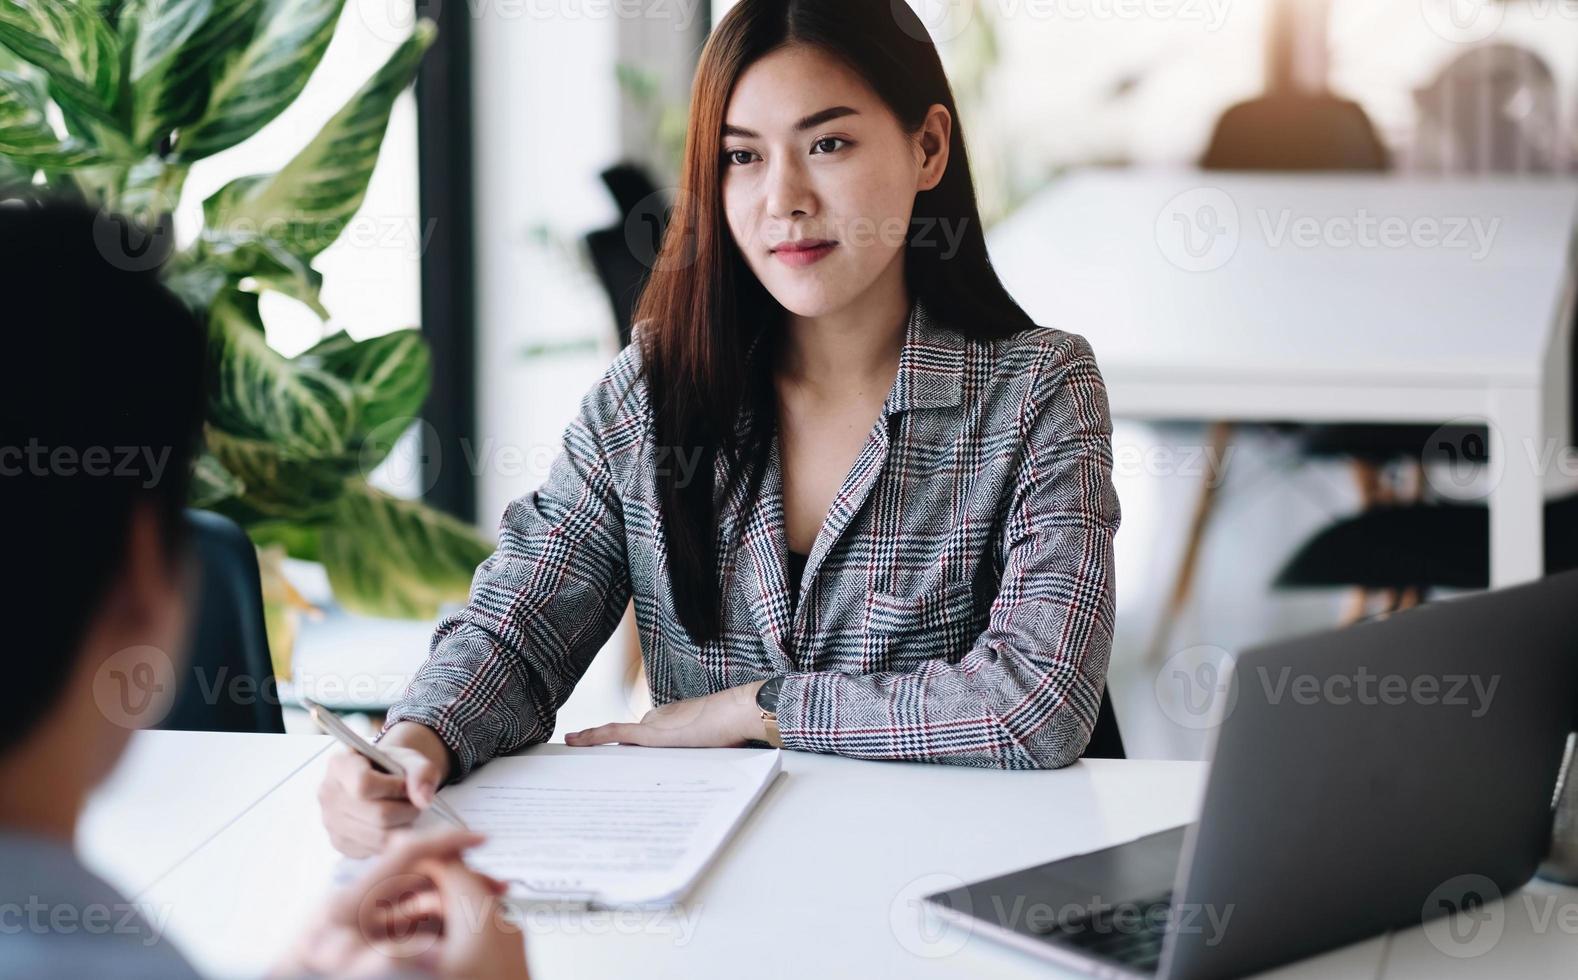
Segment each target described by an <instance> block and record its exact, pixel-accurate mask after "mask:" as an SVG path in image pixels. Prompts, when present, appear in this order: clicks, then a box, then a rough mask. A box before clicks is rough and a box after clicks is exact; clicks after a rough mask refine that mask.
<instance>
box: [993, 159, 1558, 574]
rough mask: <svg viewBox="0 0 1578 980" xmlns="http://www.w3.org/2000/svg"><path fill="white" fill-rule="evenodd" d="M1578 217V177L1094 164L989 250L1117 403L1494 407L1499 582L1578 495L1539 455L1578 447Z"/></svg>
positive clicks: (1482, 416) (1174, 411) (1377, 414)
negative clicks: (1576, 423) (1577, 394)
mask: <svg viewBox="0 0 1578 980" xmlns="http://www.w3.org/2000/svg"><path fill="white" fill-rule="evenodd" d="M1575 212H1578V180H1573V179H1572V178H1568V177H1559V178H1539V177H1534V178H1531V177H1527V176H1524V177H1516V178H1513V177H1483V176H1481V177H1474V178H1471V179H1470V178H1439V177H1420V176H1407V175H1397V174H1390V175H1371V174H1265V173H1236V172H1214V171H1213V172H1206V171H1199V170H1191V169H1165V168H1157V169H1147V168H1134V169H1122V170H1082V171H1075V172H1073V173H1071V174H1069V175H1067V176H1065V177H1062V178H1060V179H1058V180H1057V181H1055V182H1053V183H1052V184H1051V185H1050V186H1049V187H1047V188H1046V189H1045V190H1043V191H1041V192H1040V193H1039V194H1038V195H1037V196H1036V197H1034V198H1032V199H1031V200H1030V201H1028V202H1026V203H1025V204H1024V205H1023V206H1022V207H1021V208H1019V209H1018V210H1017V211H1015V212H1014V214H1012V215H1011V216H1009V217H1008V218H1006V219H1004V220H1003V221H1002V222H1001V223H1000V224H998V225H997V226H995V227H994V228H993V230H992V233H991V234H990V236H989V238H988V242H989V247H990V253H991V256H992V262H993V265H994V266H995V267H996V269H997V271H998V273H999V275H1000V276H1001V277H1002V279H1003V282H1004V284H1005V285H1006V286H1007V287H1008V290H1009V292H1010V293H1012V294H1013V296H1014V298H1015V299H1017V300H1018V301H1019V302H1020V304H1021V305H1023V306H1024V308H1025V310H1026V312H1028V313H1029V314H1030V316H1031V318H1032V319H1034V320H1035V322H1036V323H1038V324H1041V325H1043V326H1051V327H1057V328H1060V329H1063V330H1068V331H1072V332H1074V333H1079V334H1083V335H1084V336H1085V337H1086V338H1087V339H1089V341H1090V342H1091V346H1092V347H1093V348H1094V350H1095V354H1096V360H1097V363H1098V364H1099V365H1100V368H1101V372H1102V376H1103V378H1104V379H1105V381H1106V383H1107V388H1108V393H1109V398H1110V401H1111V407H1112V412H1113V414H1114V415H1116V416H1120V417H1128V418H1140V419H1178V420H1189V421H1208V420H1218V419H1220V420H1228V421H1290V422H1374V423H1400V422H1410V423H1425V424H1432V425H1441V424H1444V423H1447V422H1449V421H1452V420H1455V419H1460V418H1473V419H1478V420H1488V421H1489V423H1490V425H1491V427H1492V433H1491V442H1490V454H1491V458H1492V460H1493V461H1494V460H1496V459H1500V460H1503V461H1505V462H1506V465H1505V466H1504V467H1503V470H1502V472H1501V475H1500V477H1499V479H1498V480H1495V481H1493V482H1494V487H1493V488H1492V489H1491V490H1490V492H1489V494H1488V495H1487V497H1486V502H1487V503H1488V506H1489V509H1490V520H1491V582H1492V584H1493V585H1498V586H1499V585H1507V584H1512V583H1514V582H1519V581H1526V580H1529V579H1533V578H1537V577H1538V576H1539V574H1540V570H1541V568H1542V566H1543V561H1542V560H1541V553H1542V547H1541V527H1542V519H1543V512H1542V510H1541V499H1542V496H1545V495H1551V494H1555V493H1558V492H1563V491H1570V490H1572V489H1574V487H1573V482H1574V481H1573V480H1572V479H1571V476H1570V473H1568V474H1563V473H1562V472H1561V468H1560V467H1557V466H1551V465H1549V463H1548V462H1547V463H1545V464H1543V466H1542V465H1531V464H1530V463H1529V462H1528V459H1529V453H1530V450H1531V448H1532V450H1533V452H1534V454H1535V456H1534V458H1535V459H1536V460H1547V461H1548V460H1549V459H1550V458H1551V457H1550V455H1549V452H1548V451H1549V450H1550V449H1552V448H1553V447H1554V448H1556V449H1559V448H1560V447H1561V446H1566V445H1570V444H1571V440H1572V433H1570V432H1569V431H1568V430H1569V429H1570V428H1571V426H1570V418H1569V405H1570V402H1569V397H1570V389H1571V375H1572V359H1571V353H1570V352H1571V345H1572V319H1573V309H1574V275H1573V263H1574V255H1573V249H1572V241H1573V230H1574V216H1575ZM1474 221H1478V222H1479V229H1480V230H1479V231H1478V232H1475V231H1474V230H1473V228H1474V225H1473V222H1474ZM1384 222H1390V224H1383V223H1384ZM1301 228H1302V229H1304V231H1302V232H1301V231H1300V230H1299V229H1301ZM1206 229H1210V230H1212V231H1213V234H1211V235H1210V236H1209V237H1208V236H1207V235H1206V233H1205V230H1206ZM1387 229H1391V231H1390V232H1389V231H1388V230H1387ZM1366 243H1368V244H1366ZM1482 243H1484V244H1482ZM1191 249H1192V250H1191ZM1552 440H1554V442H1552ZM1515 463H1521V465H1514V464H1515ZM1493 465H1494V462H1493ZM1542 469H1543V472H1540V470H1542Z"/></svg>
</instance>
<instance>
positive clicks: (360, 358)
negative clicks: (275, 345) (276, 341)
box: [296, 329, 433, 462]
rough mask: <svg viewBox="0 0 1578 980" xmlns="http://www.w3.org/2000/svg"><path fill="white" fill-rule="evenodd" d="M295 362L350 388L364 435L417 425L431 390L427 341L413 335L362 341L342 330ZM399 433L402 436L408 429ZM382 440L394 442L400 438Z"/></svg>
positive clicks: (397, 333) (402, 332) (407, 332)
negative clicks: (392, 426) (312, 367)
mask: <svg viewBox="0 0 1578 980" xmlns="http://www.w3.org/2000/svg"><path fill="white" fill-rule="evenodd" d="M296 361H297V362H298V363H305V364H311V365H313V366H315V367H318V368H320V369H321V370H324V371H327V372H329V373H330V374H332V375H334V376H335V377H336V378H339V379H340V380H341V381H344V382H345V383H346V384H348V385H350V386H351V390H352V391H354V392H356V405H357V412H356V415H357V430H358V431H359V432H361V433H364V434H365V433H371V432H376V431H378V430H380V429H383V428H384V427H385V426H389V425H390V423H400V422H402V421H403V422H405V423H410V422H413V421H415V419H416V415H417V413H418V412H420V411H421V410H422V403H423V402H425V401H427V393H428V389H429V388H430V387H431V384H432V371H433V363H432V357H431V355H430V354H429V351H428V346H427V340H426V339H424V338H423V336H422V333H421V331H419V330H414V329H413V330H396V331H393V332H391V333H386V334H384V335H382V336H379V337H370V338H368V339H367V340H360V341H359V340H354V339H352V337H351V335H350V334H348V333H345V332H344V331H343V330H342V331H341V332H339V333H337V334H334V335H333V336H331V337H328V338H325V339H324V340H322V341H320V342H319V343H317V344H315V345H314V346H313V347H311V348H309V349H308V350H307V351H306V352H305V353H303V354H301V355H300V356H298V357H297V358H296ZM399 428H400V429H401V431H404V429H405V428H406V426H405V425H400V426H399ZM385 435H386V436H387V437H388V438H389V440H390V441H392V440H393V439H394V438H397V437H398V436H399V433H397V432H391V433H385ZM364 462H365V461H364Z"/></svg>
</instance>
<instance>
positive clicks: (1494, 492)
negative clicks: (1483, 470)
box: [1486, 389, 1551, 589]
mask: <svg viewBox="0 0 1578 980" xmlns="http://www.w3.org/2000/svg"><path fill="white" fill-rule="evenodd" d="M1543 432H1544V427H1543V425H1542V413H1541V406H1540V399H1539V391H1538V390H1537V389H1521V390H1514V391H1499V392H1493V393H1492V396H1491V412H1490V458H1491V460H1492V461H1493V462H1492V465H1494V466H1496V468H1497V469H1498V470H1499V471H1500V475H1499V479H1497V480H1496V481H1495V482H1494V484H1493V486H1492V487H1491V490H1490V495H1489V498H1488V499H1487V500H1486V504H1487V505H1488V507H1489V510H1490V587H1491V588H1493V589H1498V588H1504V587H1506V586H1509V585H1516V584H1518V583H1520V582H1528V581H1531V580H1533V579H1537V578H1539V577H1540V576H1541V575H1543V574H1544V571H1545V492H1544V479H1543V473H1542V472H1541V468H1542V463H1543V461H1545V460H1547V459H1549V458H1551V457H1550V455H1549V454H1548V452H1547V448H1548V447H1546V446H1545V445H1544V443H1543V438H1544V436H1543ZM1496 460H1500V462H1499V463H1495V462H1494V461H1496Z"/></svg>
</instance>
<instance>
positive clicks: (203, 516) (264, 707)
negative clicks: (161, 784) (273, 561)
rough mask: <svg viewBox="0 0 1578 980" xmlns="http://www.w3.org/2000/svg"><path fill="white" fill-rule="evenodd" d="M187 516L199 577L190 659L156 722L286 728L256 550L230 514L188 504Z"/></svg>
mask: <svg viewBox="0 0 1578 980" xmlns="http://www.w3.org/2000/svg"><path fill="white" fill-rule="evenodd" d="M186 517H187V523H188V525H189V527H190V530H191V533H192V538H193V545H194V548H195V550H196V551H197V555H198V559H199V560H200V561H201V562H202V573H201V575H202V578H201V585H200V587H199V594H198V596H197V597H196V598H197V603H196V605H195V606H194V607H193V610H192V613H193V615H192V633H191V638H190V642H189V646H188V650H189V651H190V663H189V664H188V665H187V668H186V670H185V672H184V673H183V674H182V677H181V689H180V690H179V691H178V692H177V693H176V698H175V704H174V706H173V707H172V708H171V709H170V713H169V715H167V716H166V717H165V719H164V723H163V724H161V725H160V726H159V727H160V728H164V729H171V730H175V731H208V732H270V733H283V732H284V731H285V719H284V713H283V712H282V711H281V709H280V702H279V686H278V683H277V682H276V681H275V678H274V665H273V663H272V661H271V660H270V658H269V649H268V634H267V632H266V631H265V629H264V626H263V590H262V584H261V581H260V579H259V577H258V560H257V551H256V550H255V549H254V547H253V545H252V541H251V539H250V538H248V537H247V534H246V532H245V531H243V530H241V528H240V526H239V525H237V524H236V523H235V522H234V521H232V520H230V519H229V518H226V517H221V516H220V515H218V514H213V513H209V512H208V511H201V510H189V511H187V512H186Z"/></svg>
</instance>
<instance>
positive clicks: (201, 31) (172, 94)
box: [135, 0, 271, 145]
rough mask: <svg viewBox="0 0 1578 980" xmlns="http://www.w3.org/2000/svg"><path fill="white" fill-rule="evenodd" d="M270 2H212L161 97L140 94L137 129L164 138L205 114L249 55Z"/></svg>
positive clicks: (165, 80)
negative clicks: (230, 71) (234, 68)
mask: <svg viewBox="0 0 1578 980" xmlns="http://www.w3.org/2000/svg"><path fill="white" fill-rule="evenodd" d="M270 6H271V4H269V3H263V2H260V0H213V8H212V11H211V12H210V14H209V16H208V18H207V19H206V20H204V21H203V23H202V26H201V27H199V28H198V29H197V32H196V33H194V34H193V35H192V36H191V37H190V38H188V39H187V41H186V43H185V44H183V45H181V48H180V50H179V51H178V52H176V54H175V57H174V60H173V61H172V63H171V65H170V67H169V68H168V69H167V70H166V71H165V72H164V74H163V76H162V78H161V82H162V84H161V85H159V86H158V98H157V100H154V99H153V98H152V96H153V93H152V92H151V91H149V92H138V93H137V94H138V95H139V99H138V101H137V105H136V111H135V115H136V122H137V129H138V132H141V133H147V134H153V136H152V138H153V139H160V138H162V137H163V136H164V135H166V134H168V133H170V132H171V131H180V130H182V129H184V128H185V127H188V126H191V125H192V124H194V123H196V122H197V121H198V120H199V119H201V118H203V115H204V113H205V111H206V110H207V108H208V102H209V97H210V95H211V94H212V92H213V89H214V86H215V85H216V84H217V83H218V82H219V81H220V80H221V79H223V78H224V77H225V74H226V72H227V71H228V69H229V67H230V65H232V64H234V63H235V62H236V61H237V60H239V59H240V58H241V57H243V56H244V55H245V53H246V50H247V45H248V42H250V41H251V39H252V37H253V35H254V34H255V33H256V32H257V29H258V22H259V20H260V18H261V17H262V16H263V14H264V13H265V12H266V11H267V9H268V8H269V7H270ZM144 145H146V143H145V144H144Z"/></svg>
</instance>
